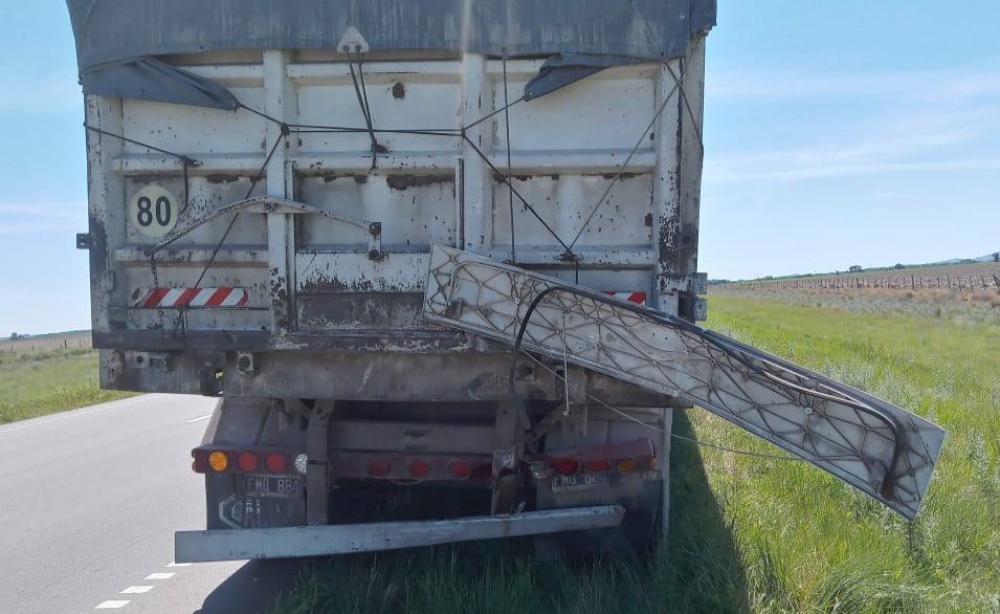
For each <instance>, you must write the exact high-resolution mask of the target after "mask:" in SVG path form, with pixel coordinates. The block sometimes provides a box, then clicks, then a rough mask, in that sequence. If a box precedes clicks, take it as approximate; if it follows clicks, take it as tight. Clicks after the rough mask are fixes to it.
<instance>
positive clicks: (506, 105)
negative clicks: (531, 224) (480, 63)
mask: <svg viewBox="0 0 1000 614" xmlns="http://www.w3.org/2000/svg"><path fill="white" fill-rule="evenodd" d="M509 109H510V102H509V101H508V100H507V58H506V56H505V57H504V58H503V118H504V128H505V132H506V133H507V202H508V205H509V207H510V263H511V264H517V247H516V241H515V239H514V192H513V189H514V187H513V185H512V184H511V182H510V179H511V176H512V175H513V174H514V173H513V171H512V165H511V162H510V111H509Z"/></svg>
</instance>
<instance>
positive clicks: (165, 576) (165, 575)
mask: <svg viewBox="0 0 1000 614" xmlns="http://www.w3.org/2000/svg"><path fill="white" fill-rule="evenodd" d="M176 575H177V572H174V571H158V572H156V573H151V574H149V575H148V576H146V578H145V579H146V580H169V579H170V578H173V577H174V576H176Z"/></svg>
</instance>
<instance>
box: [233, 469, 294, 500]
mask: <svg viewBox="0 0 1000 614" xmlns="http://www.w3.org/2000/svg"><path fill="white" fill-rule="evenodd" d="M243 479H244V481H243V494H244V496H246V497H287V498H292V499H294V498H295V497H298V496H299V493H300V492H302V480H301V479H299V478H292V477H286V476H272V475H246V476H243Z"/></svg>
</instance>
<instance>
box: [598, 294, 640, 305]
mask: <svg viewBox="0 0 1000 614" xmlns="http://www.w3.org/2000/svg"><path fill="white" fill-rule="evenodd" d="M605 294H608V295H610V296H613V297H615V298H616V299H618V300H621V301H628V302H630V303H638V304H639V305H645V304H646V293H645V292H605Z"/></svg>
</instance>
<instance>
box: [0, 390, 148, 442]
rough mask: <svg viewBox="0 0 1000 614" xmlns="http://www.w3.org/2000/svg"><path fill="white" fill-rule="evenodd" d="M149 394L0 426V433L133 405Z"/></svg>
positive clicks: (143, 399) (146, 397)
mask: <svg viewBox="0 0 1000 614" xmlns="http://www.w3.org/2000/svg"><path fill="white" fill-rule="evenodd" d="M150 396H154V395H145V394H144V395H142V396H138V397H135V398H132V399H122V400H121V401H111V402H110V403H104V404H102V405H100V406H98V407H95V408H94V409H90V410H87V411H78V412H73V413H68V414H65V415H62V416H56V417H54V418H49V419H48V420H37V421H34V422H28V423H27V424H18V425H15V426H8V427H5V428H0V435H3V434H4V433H14V432H17V431H23V430H24V429H30V428H32V427H36V426H42V425H43V424H49V423H50V422H59V421H61V420H69V419H70V418H76V417H77V416H86V415H89V414H96V413H99V412H102V411H105V410H108V409H116V408H118V407H124V406H126V405H134V404H136V403H141V402H142V401H145V400H146V399H148V398H149V397H150Z"/></svg>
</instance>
